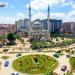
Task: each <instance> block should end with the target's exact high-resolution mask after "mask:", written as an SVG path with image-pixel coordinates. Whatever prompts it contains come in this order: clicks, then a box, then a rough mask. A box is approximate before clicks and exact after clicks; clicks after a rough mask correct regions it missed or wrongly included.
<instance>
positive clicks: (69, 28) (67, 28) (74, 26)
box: [62, 22, 75, 34]
mask: <svg viewBox="0 0 75 75" xmlns="http://www.w3.org/2000/svg"><path fill="white" fill-rule="evenodd" d="M62 29H63V31H64V33H69V34H75V22H65V23H63V26H62Z"/></svg>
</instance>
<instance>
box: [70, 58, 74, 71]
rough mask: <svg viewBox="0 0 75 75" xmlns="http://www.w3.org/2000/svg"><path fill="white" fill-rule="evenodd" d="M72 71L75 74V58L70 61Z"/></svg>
mask: <svg viewBox="0 0 75 75" xmlns="http://www.w3.org/2000/svg"><path fill="white" fill-rule="evenodd" d="M69 62H70V65H71V70H72V71H73V72H75V57H71V58H70V60H69Z"/></svg>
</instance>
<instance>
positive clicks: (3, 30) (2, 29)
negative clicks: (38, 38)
mask: <svg viewBox="0 0 75 75" xmlns="http://www.w3.org/2000/svg"><path fill="white" fill-rule="evenodd" d="M11 32H12V33H13V32H16V26H15V24H0V34H8V33H11Z"/></svg>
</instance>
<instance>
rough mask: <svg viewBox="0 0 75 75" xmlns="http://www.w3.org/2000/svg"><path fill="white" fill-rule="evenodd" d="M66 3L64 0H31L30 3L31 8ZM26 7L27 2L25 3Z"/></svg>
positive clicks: (43, 7)
mask: <svg viewBox="0 0 75 75" xmlns="http://www.w3.org/2000/svg"><path fill="white" fill-rule="evenodd" d="M64 3H66V0H31V2H30V5H31V7H32V10H42V9H46V8H47V7H48V4H49V5H50V6H57V5H61V4H64ZM26 6H27V7H28V6H29V4H27V5H26Z"/></svg>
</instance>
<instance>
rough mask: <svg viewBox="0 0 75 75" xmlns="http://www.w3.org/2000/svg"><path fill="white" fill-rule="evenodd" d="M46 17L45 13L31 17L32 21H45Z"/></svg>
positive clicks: (38, 13)
mask: <svg viewBox="0 0 75 75" xmlns="http://www.w3.org/2000/svg"><path fill="white" fill-rule="evenodd" d="M46 17H47V16H46V14H45V13H43V12H37V13H35V14H33V15H32V21H33V20H35V19H45V18H46Z"/></svg>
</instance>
